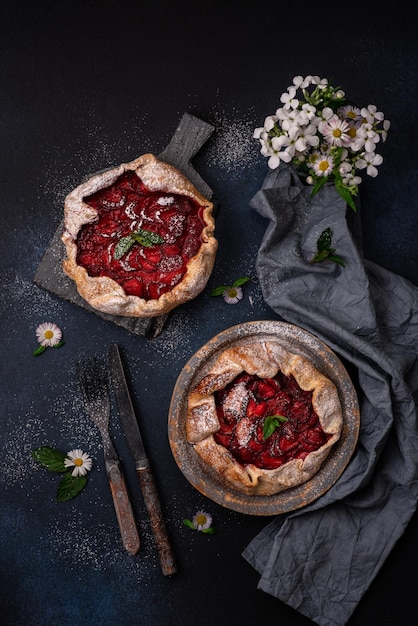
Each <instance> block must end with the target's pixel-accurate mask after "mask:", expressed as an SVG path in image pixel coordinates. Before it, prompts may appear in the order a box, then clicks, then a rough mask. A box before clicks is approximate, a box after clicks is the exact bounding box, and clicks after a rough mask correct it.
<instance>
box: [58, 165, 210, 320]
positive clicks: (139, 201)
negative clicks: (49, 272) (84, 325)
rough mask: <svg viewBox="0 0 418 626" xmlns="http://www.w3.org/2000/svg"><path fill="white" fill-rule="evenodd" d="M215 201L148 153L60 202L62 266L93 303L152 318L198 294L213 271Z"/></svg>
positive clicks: (107, 309)
mask: <svg viewBox="0 0 418 626" xmlns="http://www.w3.org/2000/svg"><path fill="white" fill-rule="evenodd" d="M212 210H213V205H212V203H211V202H210V201H209V200H207V199H206V198H204V197H203V196H202V195H201V194H200V193H199V192H198V191H197V189H195V187H194V186H193V185H192V184H191V183H190V181H189V180H188V179H187V178H186V177H185V176H184V175H183V174H182V173H181V172H180V171H178V170H177V169H176V168H174V167H173V166H171V165H169V164H167V163H165V162H163V161H160V160H158V159H157V158H156V157H155V156H154V155H152V154H145V155H143V156H140V157H138V158H137V159H135V160H134V161H132V162H130V163H125V164H122V165H120V166H119V167H116V168H113V169H111V170H107V171H105V172H103V173H101V174H97V175H95V176H93V177H92V178H90V179H89V180H88V181H87V182H85V183H83V184H82V185H80V186H79V187H77V188H76V189H74V190H73V191H72V192H71V193H70V194H69V195H68V196H67V197H66V199H65V205H64V233H63V235H62V241H63V242H64V244H65V247H66V251H67V259H66V260H64V262H63V267H64V271H65V272H66V274H67V275H68V276H70V278H72V279H73V280H74V281H75V283H76V285H77V289H78V292H79V294H80V295H81V296H82V298H84V299H85V300H86V301H87V302H88V303H89V304H90V305H91V306H92V307H93V308H95V309H98V310H100V311H103V312H105V313H110V314H114V315H123V316H132V317H155V316H159V315H162V314H165V313H168V312H169V311H171V310H172V309H173V308H175V307H176V306H178V305H180V304H182V303H184V302H186V301H188V300H191V299H193V298H195V297H196V296H197V295H198V294H199V293H200V292H201V291H202V290H203V289H204V287H205V286H206V283H207V281H208V279H209V276H210V274H211V271H212V268H213V264H214V260H215V254H216V250H217V240H216V239H215V237H214V229H215V223H214V219H213V215H212Z"/></svg>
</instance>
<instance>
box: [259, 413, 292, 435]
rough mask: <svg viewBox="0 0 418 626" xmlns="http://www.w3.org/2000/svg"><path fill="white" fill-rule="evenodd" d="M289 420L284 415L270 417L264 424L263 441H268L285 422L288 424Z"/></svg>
mask: <svg viewBox="0 0 418 626" xmlns="http://www.w3.org/2000/svg"><path fill="white" fill-rule="evenodd" d="M287 421H288V418H287V417H285V416H284V415H268V416H267V417H266V419H265V420H264V424H263V439H268V438H269V437H271V435H272V434H273V433H274V431H275V430H276V428H278V427H279V426H280V425H281V424H284V422H287Z"/></svg>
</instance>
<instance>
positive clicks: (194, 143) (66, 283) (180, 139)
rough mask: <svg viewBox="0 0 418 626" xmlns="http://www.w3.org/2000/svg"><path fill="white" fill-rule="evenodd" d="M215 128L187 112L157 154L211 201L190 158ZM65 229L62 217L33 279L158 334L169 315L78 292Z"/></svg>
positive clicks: (132, 328) (135, 328)
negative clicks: (67, 263)
mask: <svg viewBox="0 0 418 626" xmlns="http://www.w3.org/2000/svg"><path fill="white" fill-rule="evenodd" d="M214 130H215V128H214V127H213V126H211V125H210V124H208V123H207V122H204V121H202V120H201V119H199V118H197V117H195V116H193V115H190V113H184V115H183V117H182V118H181V120H180V123H179V125H178V126H177V128H176V130H175V132H174V135H173V136H172V138H171V140H170V142H169V144H168V145H167V147H166V148H164V150H163V151H162V152H161V153H160V154H159V155H157V158H158V159H160V160H161V161H165V162H167V163H170V164H171V165H174V167H176V168H177V169H178V170H180V171H181V172H182V173H183V174H184V175H185V176H187V178H188V179H189V180H190V182H192V183H193V185H194V186H195V187H196V189H197V190H198V191H200V193H201V194H202V195H203V196H205V198H207V199H208V200H211V201H212V202H214V199H213V191H212V189H211V188H210V187H209V186H208V185H207V184H206V183H205V181H204V180H203V179H202V178H201V177H200V175H199V174H198V173H197V171H196V170H195V169H194V167H193V165H192V164H191V160H192V158H193V157H194V156H195V155H196V153H197V152H198V151H199V150H200V148H201V147H202V146H203V144H204V143H205V142H206V141H207V140H208V139H209V137H210V136H211V135H212V133H213V131H214ZM62 232H63V221H62V222H61V223H60V225H59V226H58V228H57V230H56V232H55V234H54V236H53V238H52V239H51V241H50V243H49V246H48V248H47V250H46V252H45V254H44V256H43V257H42V260H41V262H40V263H39V266H38V268H37V270H36V272H35V276H34V282H35V283H36V284H37V285H39V286H40V287H43V288H44V289H47V290H48V291H50V292H51V293H53V294H55V295H56V296H59V297H60V298H63V299H64V300H69V301H70V302H72V303H73V304H76V305H78V306H81V307H83V308H84V309H86V310H88V311H90V312H92V313H94V314H95V315H98V316H99V317H101V318H103V319H105V320H108V321H109V322H112V323H114V324H117V325H118V326H122V327H123V328H125V329H126V330H128V331H129V332H131V333H134V334H137V335H143V336H146V337H156V336H157V335H159V334H160V332H161V331H162V329H163V327H164V324H165V322H166V320H167V317H168V315H162V316H161V317H155V318H137V317H124V316H120V315H109V314H107V313H102V312H101V311H97V310H96V309H93V307H91V306H90V305H89V304H88V303H87V302H86V301H85V300H83V298H82V297H81V296H80V295H79V294H78V291H77V288H76V285H75V283H74V281H72V280H71V279H70V278H69V277H68V276H67V275H66V274H65V273H64V271H63V269H62V261H63V260H64V258H65V254H66V253H65V246H64V244H63V242H62V241H61V235H62Z"/></svg>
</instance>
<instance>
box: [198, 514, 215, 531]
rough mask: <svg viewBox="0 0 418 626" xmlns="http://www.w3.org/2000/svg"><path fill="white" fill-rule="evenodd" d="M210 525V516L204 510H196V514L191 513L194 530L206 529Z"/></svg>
mask: <svg viewBox="0 0 418 626" xmlns="http://www.w3.org/2000/svg"><path fill="white" fill-rule="evenodd" d="M211 525H212V516H211V515H209V513H205V511H198V512H197V513H196V515H193V526H194V527H195V528H196V530H206V529H207V528H210V527H211Z"/></svg>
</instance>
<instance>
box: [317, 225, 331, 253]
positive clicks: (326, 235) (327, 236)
mask: <svg viewBox="0 0 418 626" xmlns="http://www.w3.org/2000/svg"><path fill="white" fill-rule="evenodd" d="M331 238H332V232H331V229H330V228H326V229H325V230H324V231H323V232H322V233H321V234H320V236H319V238H318V241H317V244H316V245H317V248H318V252H319V253H321V252H323V251H324V250H325V251H327V250H329V248H330V246H331Z"/></svg>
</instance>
